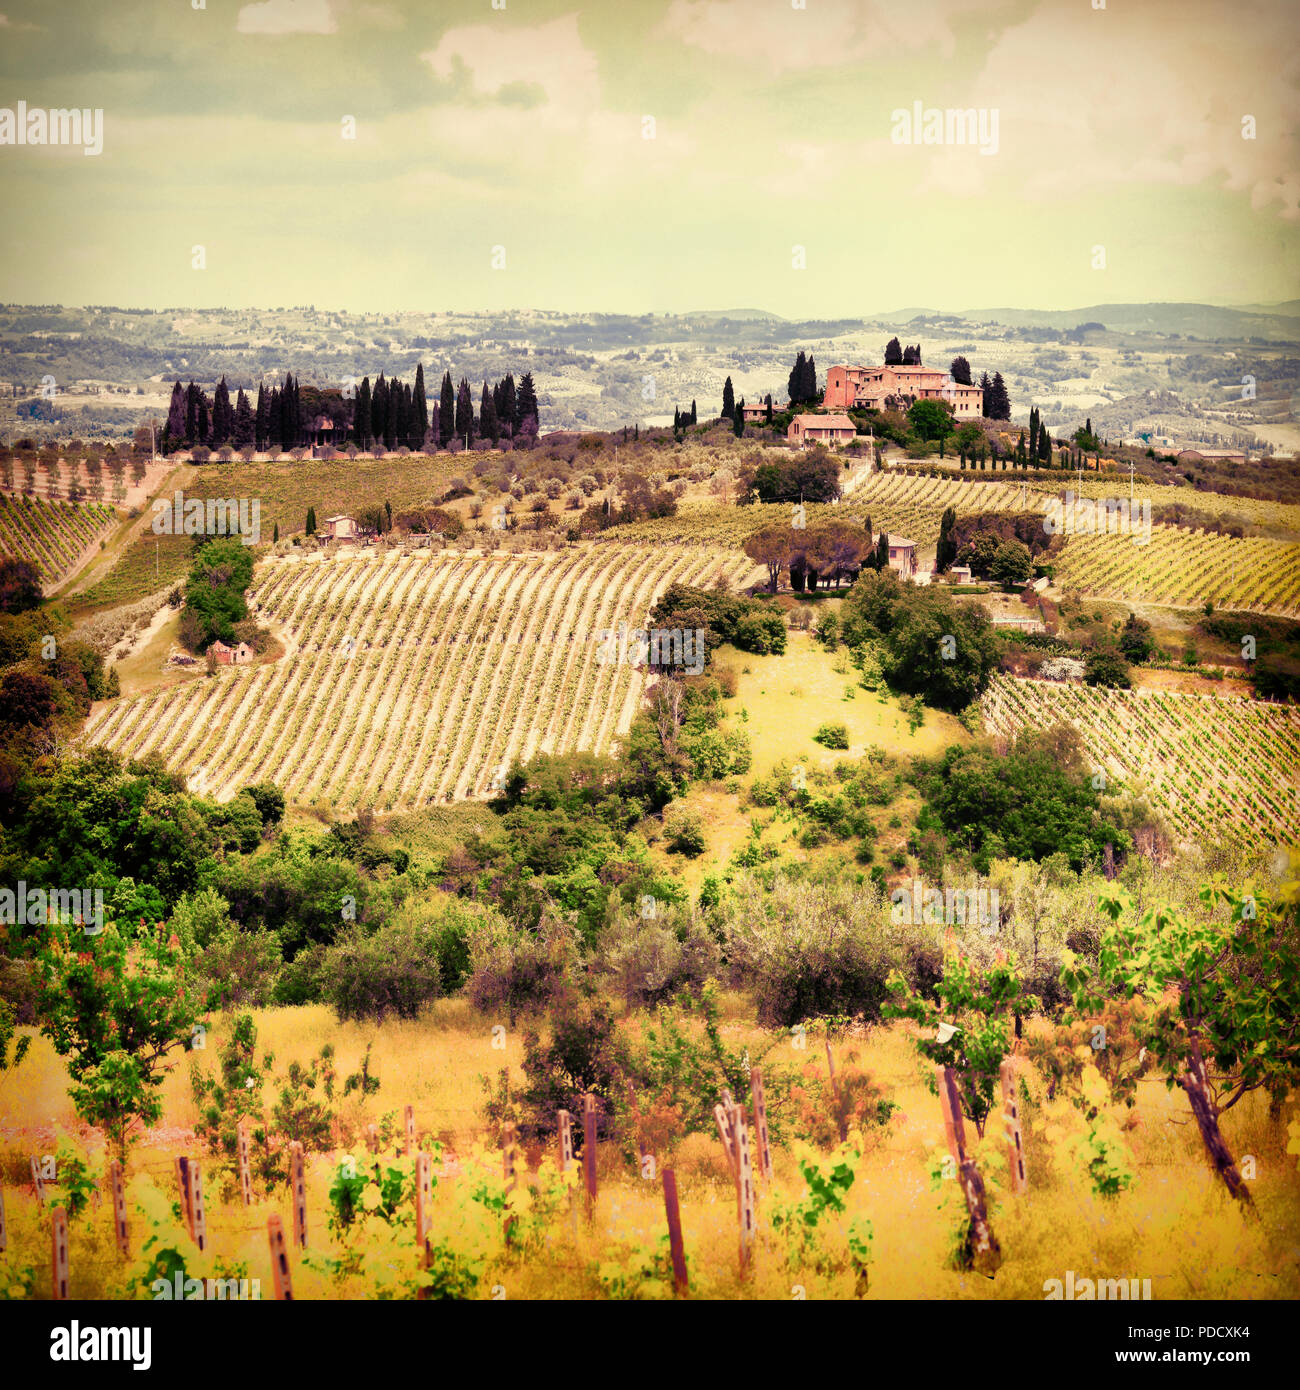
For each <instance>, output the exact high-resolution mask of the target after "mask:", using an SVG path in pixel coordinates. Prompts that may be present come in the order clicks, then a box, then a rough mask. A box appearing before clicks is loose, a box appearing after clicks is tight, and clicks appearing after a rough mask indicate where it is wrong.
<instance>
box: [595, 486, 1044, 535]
mask: <svg viewBox="0 0 1300 1390" xmlns="http://www.w3.org/2000/svg"><path fill="white" fill-rule="evenodd" d="M1037 500H1038V499H1035V498H1033V497H1032V495H1031V497H1030V498H1029V500H1028V502H1027V504H1026V505H1027V506H1028V507H1029V508H1031V509H1032V508H1033V506H1034V503H1035V501H1037ZM947 507H955V508H957V510H958V514H959V515H960V514H962V513H970V512H988V511H1001V512H1009V511H1016V510H1019V509H1020V489H1019V488H1018V487H1013V486H1011V485H1010V484H1009V483H992V482H973V481H972V482H953V481H950V480H949V479H947V478H909V477H906V476H905V475H903V474H901V473H897V474H895V473H872V474H870V475H869V476H865V477H861V478H860V480H859V481H857V482H856V483H855V484H854V486H853V487H852V490H851V491H850V492H849V493H848V494H847V496H846V498H845V500H844V501H842V502H815V503H809V504H808V505H807V506H806V508H805V510H806V513H807V524H808V525H809V526H816V525H817V524H818V523H819V522H824V521H848V522H852V523H854V524H856V525H859V526H860V525H862V523H863V522H864V521H865V520H866V518H867V517H868V516H870V518H871V524H872V526H873V527H874V528H875V529H876V531H888V532H890V533H891V534H892V535H896V536H906V537H907V538H908V539H909V540H914V541H916V542H917V543H918V544H920V545H932V544H934V542H935V541H937V540H938V539H939V523H940V521H941V520H942V517H943V513H944V509H945V508H947ZM790 514H791V505H790V504H789V503H788V502H773V503H767V504H762V503H756V504H754V505H753V506H748V507H722V506H716V505H709V504H704V505H692V504H690V503H686V504H684V505H682V506H681V507H680V508H679V510H678V512H677V515H676V516H671V517H664V518H660V519H657V520H653V521H638V522H634V523H633V524H632V525H630V526H620V527H618V528H617V530H616V531H614V532H611V533H610V534H611V536H614V537H617V538H619V539H624V538H626V539H630V540H643V541H644V540H652V541H661V542H665V543H669V542H671V543H676V544H695V545H734V546H740V545H743V544H744V543H745V541H746V540H747V539H748V538H749V537H750V536H752V535H754V534H755V533H756V532H758V531H761V530H762V529H763V528H764V527H765V526H772V525H775V524H788V523H789V520H790Z"/></svg>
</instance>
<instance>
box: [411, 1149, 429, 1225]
mask: <svg viewBox="0 0 1300 1390" xmlns="http://www.w3.org/2000/svg"><path fill="white" fill-rule="evenodd" d="M432 1207H433V1159H432V1158H431V1157H430V1155H429V1154H427V1153H419V1154H416V1156H415V1239H416V1243H417V1244H419V1245H423V1244H424V1241H425V1237H426V1236H428V1234H429V1219H430V1216H431V1211H432Z"/></svg>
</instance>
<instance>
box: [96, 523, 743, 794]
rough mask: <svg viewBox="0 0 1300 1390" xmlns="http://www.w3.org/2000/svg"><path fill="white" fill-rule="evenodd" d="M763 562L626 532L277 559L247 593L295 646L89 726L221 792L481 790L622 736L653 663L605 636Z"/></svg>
mask: <svg viewBox="0 0 1300 1390" xmlns="http://www.w3.org/2000/svg"><path fill="white" fill-rule="evenodd" d="M752 568H753V567H752V566H751V565H750V564H749V562H748V561H747V560H745V559H744V558H743V557H741V556H738V555H736V554H734V553H732V554H726V553H719V552H718V551H710V550H706V549H703V548H700V547H694V548H690V547H688V548H684V549H680V550H670V549H668V548H666V547H665V548H650V547H645V546H631V545H606V546H601V547H598V548H593V549H587V548H577V547H574V548H571V549H568V550H565V551H561V552H533V553H524V554H520V555H515V556H508V557H507V556H483V555H468V554H465V555H458V554H445V553H434V552H427V551H422V552H417V553H415V554H411V555H398V554H389V555H388V556H378V555H374V554H368V555H364V556H359V557H356V558H353V559H334V560H325V559H311V560H297V561H287V560H285V561H271V562H269V563H267V564H266V565H265V566H264V567H263V569H262V570H261V572H260V575H259V577H258V579H257V581H256V583H255V587H254V588H253V589H252V590H251V591H250V595H249V601H250V607H251V609H252V611H253V612H254V614H255V615H256V616H257V617H258V619H259V620H261V621H264V622H269V623H271V624H272V625H273V626H274V627H275V628H276V629H277V630H278V631H279V633H280V634H281V635H282V637H283V639H284V641H285V643H286V646H287V647H288V654H287V655H286V656H285V658H284V659H283V660H281V661H279V662H277V663H275V664H274V665H264V666H259V667H251V668H245V669H240V670H226V671H223V672H222V673H221V674H219V675H217V676H216V677H214V678H213V679H210V680H204V681H191V682H189V683H187V684H185V685H182V686H177V687H172V688H170V689H168V690H165V691H160V692H158V693H156V694H153V695H144V696H141V697H139V698H137V699H134V700H124V701H118V702H115V703H114V704H112V705H109V706H107V707H105V708H104V709H102V710H101V711H99V712H98V713H97V714H95V715H93V716H92V718H91V720H90V722H89V724H88V725H87V731H86V738H87V741H88V743H90V744H103V745H106V746H108V747H111V748H114V749H115V750H117V751H118V752H119V753H122V754H124V755H126V756H129V757H140V756H142V755H143V754H146V753H158V754H160V755H161V756H162V757H163V759H164V760H165V761H166V763H167V764H168V765H169V766H170V767H173V768H176V769H179V770H182V771H184V772H185V773H186V774H187V775H188V776H189V777H190V778H191V779H193V780H194V785H195V786H196V788H197V787H198V786H204V787H206V789H207V791H208V793H209V794H212V795H216V796H218V797H219V798H222V799H228V798H229V797H231V796H233V795H234V794H235V793H236V792H237V791H238V790H239V789H240V788H241V787H243V786H245V785H247V784H249V783H254V782H258V781H262V780H269V781H274V782H276V783H277V785H279V786H281V787H283V788H284V790H285V793H286V795H287V796H288V797H289V798H290V799H291V800H294V801H297V802H300V803H306V804H312V805H316V804H330V805H334V806H337V807H340V808H355V807H358V806H363V805H371V804H373V805H375V806H382V807H383V808H384V809H385V810H393V809H406V808H413V807H419V806H425V805H428V804H430V803H434V802H439V801H453V800H457V799H460V798H464V797H475V796H484V795H486V794H488V793H489V792H490V791H491V789H492V783H493V779H494V777H495V776H497V774H498V773H499V772H500V771H501V770H503V769H504V768H505V767H507V766H508V765H509V764H510V763H511V761H512V760H513V759H515V758H517V757H518V758H522V759H527V758H529V757H532V756H533V755H534V754H535V753H538V752H566V751H570V750H575V749H576V750H583V751H586V750H589V751H593V752H605V751H607V750H608V749H609V748H610V747H611V745H612V744H613V743H614V742H615V741H616V740H617V739H618V738H619V736H620V735H622V734H623V733H625V732H626V730H627V728H628V726H629V725H630V724H631V721H632V718H633V715H634V714H635V713H636V709H637V706H638V702H639V700H640V698H641V695H642V692H643V690H644V687H645V684H646V671H645V668H644V667H641V668H638V667H634V666H632V665H631V664H626V663H624V664H619V663H615V662H608V663H603V662H601V661H600V660H599V643H598V641H597V639H596V634H597V633H598V632H599V631H601V630H602V629H612V628H616V627H617V626H618V624H619V623H620V622H626V623H627V624H628V626H629V627H630V628H635V627H637V626H640V625H641V624H642V623H644V621H645V618H646V614H647V613H648V611H649V609H650V607H651V605H652V604H653V602H654V600H655V598H656V597H657V596H658V595H659V594H660V593H661V592H662V591H663V590H664V589H665V588H666V587H667V586H668V585H669V584H671V583H678V582H680V583H688V584H689V583H696V584H700V585H712V584H713V582H714V581H715V579H716V578H717V577H718V576H719V575H722V576H724V577H725V578H727V579H728V580H729V581H731V582H733V583H736V582H739V581H742V580H744V579H745V578H746V577H748V576H749V575H750V574H751V572H752Z"/></svg>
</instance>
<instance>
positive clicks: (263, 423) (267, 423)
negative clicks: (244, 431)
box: [177, 381, 271, 449]
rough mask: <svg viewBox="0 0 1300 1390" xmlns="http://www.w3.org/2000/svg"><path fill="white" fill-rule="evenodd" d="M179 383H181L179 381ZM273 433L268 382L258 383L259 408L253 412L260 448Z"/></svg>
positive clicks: (256, 437)
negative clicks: (267, 392) (267, 393)
mask: <svg viewBox="0 0 1300 1390" xmlns="http://www.w3.org/2000/svg"><path fill="white" fill-rule="evenodd" d="M177 384H178V385H179V383H177ZM270 433H271V402H270V401H269V400H268V399H267V395H266V383H265V382H262V381H259V382H258V383H257V410H256V411H255V412H254V414H253V438H254V440H255V441H256V444H257V447H258V448H259V449H265V448H266V441H267V437H268V436H269V435H270Z"/></svg>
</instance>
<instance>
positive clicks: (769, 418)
mask: <svg viewBox="0 0 1300 1390" xmlns="http://www.w3.org/2000/svg"><path fill="white" fill-rule="evenodd" d="M764 404H765V405H766V406H767V423H768V424H769V425H770V424H771V423H772V393H771V392H770V391H769V392H768V393H767V400H766V401H765V402H764Z"/></svg>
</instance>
